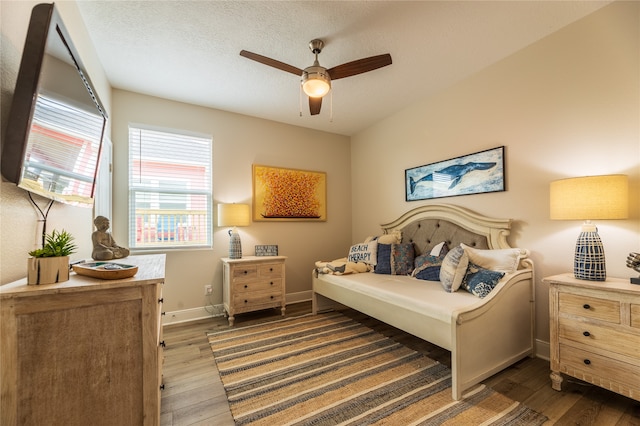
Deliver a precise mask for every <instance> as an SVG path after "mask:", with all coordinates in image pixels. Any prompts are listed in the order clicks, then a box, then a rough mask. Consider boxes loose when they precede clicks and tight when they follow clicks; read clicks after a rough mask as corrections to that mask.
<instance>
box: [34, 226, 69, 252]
mask: <svg viewBox="0 0 640 426" xmlns="http://www.w3.org/2000/svg"><path fill="white" fill-rule="evenodd" d="M77 248H78V247H77V246H76V245H75V244H74V243H73V235H71V234H70V233H68V232H67V231H65V230H64V229H63V230H62V231H61V232H58V231H56V230H55V229H54V230H53V232H51V233H50V234H47V235H46V237H45V243H44V245H43V247H42V248H39V249H37V250H33V251H30V252H29V256H32V257H60V256H69V255H70V254H71V253H74V252H75V251H76V249H77Z"/></svg>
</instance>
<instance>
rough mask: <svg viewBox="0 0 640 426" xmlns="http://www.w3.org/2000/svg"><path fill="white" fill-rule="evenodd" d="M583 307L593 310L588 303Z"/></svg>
mask: <svg viewBox="0 0 640 426" xmlns="http://www.w3.org/2000/svg"><path fill="white" fill-rule="evenodd" d="M582 307H583V308H585V309H591V305H589V304H588V303H585V304H584V305H582Z"/></svg>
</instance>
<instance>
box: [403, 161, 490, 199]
mask: <svg viewBox="0 0 640 426" xmlns="http://www.w3.org/2000/svg"><path fill="white" fill-rule="evenodd" d="M495 165H496V163H466V164H455V165H453V166H449V167H445V168H444V169H442V170H438V171H437V172H433V173H429V174H428V175H425V176H423V177H422V178H420V179H418V180H415V179H413V178H412V177H411V178H410V186H411V193H412V194H413V192H414V191H415V190H416V185H417V184H419V183H420V182H427V181H438V180H439V181H440V182H442V181H445V182H447V181H450V182H451V183H450V185H449V188H448V189H452V188H453V187H455V186H456V185H457V184H459V183H460V180H461V179H462V178H463V177H464V176H465V175H466V174H467V173H469V172H472V171H474V170H488V169H490V168H492V167H494V166H495Z"/></svg>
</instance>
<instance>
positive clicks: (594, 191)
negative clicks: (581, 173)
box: [549, 175, 629, 281]
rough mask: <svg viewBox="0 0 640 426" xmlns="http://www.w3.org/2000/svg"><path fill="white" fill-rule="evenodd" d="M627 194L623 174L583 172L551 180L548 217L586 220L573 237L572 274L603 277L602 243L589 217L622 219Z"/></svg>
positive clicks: (626, 183)
mask: <svg viewBox="0 0 640 426" xmlns="http://www.w3.org/2000/svg"><path fill="white" fill-rule="evenodd" d="M628 197H629V181H628V177H627V176H625V175H605V176H585V177H577V178H570V179H562V180H557V181H555V182H551V187H550V194H549V206H550V209H549V216H550V217H551V219H554V220H585V221H586V222H585V223H584V224H583V225H582V232H580V235H579V236H578V240H577V241H576V249H575V256H574V261H573V273H574V276H575V277H576V278H578V279H581V280H589V281H604V280H606V278H607V272H606V263H605V256H604V247H603V245H602V241H601V240H600V236H599V235H598V229H597V228H596V226H595V225H594V224H592V223H591V219H626V218H627V217H628V215H629V199H628Z"/></svg>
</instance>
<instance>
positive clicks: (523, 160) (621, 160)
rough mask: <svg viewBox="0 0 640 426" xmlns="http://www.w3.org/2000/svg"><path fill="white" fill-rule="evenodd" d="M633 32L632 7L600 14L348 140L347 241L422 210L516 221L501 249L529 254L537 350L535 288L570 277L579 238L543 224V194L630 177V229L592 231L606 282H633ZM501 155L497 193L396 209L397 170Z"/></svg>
mask: <svg viewBox="0 0 640 426" xmlns="http://www.w3.org/2000/svg"><path fill="white" fill-rule="evenodd" d="M639 21H640V3H637V2H620V3H615V4H613V5H611V6H608V7H605V8H603V9H602V10H600V11H598V12H595V13H594V14H592V15H590V16H588V17H586V18H585V19H583V20H581V21H578V22H577V23H575V24H573V25H570V26H568V27H566V28H564V29H562V30H560V31H558V32H557V33H555V34H553V35H551V36H549V37H547V38H545V39H543V40H541V41H540V42H537V43H535V44H533V45H531V46H529V47H528V48H526V49H524V50H521V51H520V52H518V53H516V54H514V55H512V56H511V57H509V58H507V59H505V60H503V61H501V62H499V63H497V64H495V65H493V66H490V67H488V68H487V69H485V70H483V71H482V72H480V73H478V74H476V75H474V76H473V77H471V78H469V79H467V80H464V81H462V82H460V83H459V84H457V85H455V86H453V87H451V88H449V89H448V90H445V91H444V92H442V93H440V94H438V95H437V96H434V97H432V98H430V99H426V100H424V101H422V102H420V103H417V104H415V105H412V106H411V107H408V108H406V109H405V110H403V111H401V112H399V113H397V114H395V115H394V116H391V117H388V118H387V119H385V120H384V121H382V122H380V123H378V124H377V125H375V126H373V127H371V128H369V129H367V130H365V131H363V132H361V133H360V134H358V135H356V136H354V137H353V138H352V151H351V158H352V163H351V164H352V169H351V174H352V176H353V179H352V188H353V189H352V192H353V219H352V225H353V239H354V241H356V240H361V239H362V238H364V237H365V236H366V235H369V234H370V233H371V232H372V230H375V229H376V228H377V227H378V225H379V224H380V223H385V222H389V221H391V220H393V219H395V218H396V217H398V216H400V214H401V213H403V212H404V211H406V210H409V209H411V208H414V207H417V206H419V205H422V204H433V203H450V204H456V205H460V206H464V207H467V208H470V209H473V210H475V211H478V212H480V213H483V214H486V215H490V216H497V217H506V218H513V219H515V220H516V222H515V224H514V229H513V232H512V235H511V238H510V242H511V244H512V245H516V246H519V247H525V248H528V249H529V250H531V252H532V258H533V259H534V261H535V263H536V286H537V292H536V293H537V294H536V295H537V322H538V330H537V336H538V338H539V339H541V340H543V341H548V340H549V336H548V335H549V331H548V328H549V325H548V297H547V295H548V288H547V286H546V285H544V284H543V283H542V282H541V279H542V278H543V277H545V276H548V275H551V274H556V273H561V272H565V271H571V270H572V265H573V263H572V262H573V250H574V247H575V241H576V238H577V236H578V234H579V232H580V222H563V221H551V220H549V214H548V210H549V205H548V204H549V203H548V195H549V182H551V181H552V180H555V179H560V178H565V177H571V176H583V175H597V174H609V173H624V174H628V175H629V176H630V184H631V188H630V193H631V203H630V204H631V209H630V210H631V212H630V213H631V217H630V219H629V220H621V221H598V223H597V225H598V228H599V233H600V236H601V238H602V240H603V243H604V246H605V251H606V256H607V260H608V262H607V272H608V274H609V275H610V276H617V277H630V276H632V275H633V273H632V272H633V271H631V270H630V269H628V268H626V267H625V258H626V256H627V253H629V252H631V251H638V250H640V221H639V209H640V86H639V77H640V65H639V56H640V43H639V42H640V28H639ZM501 145H504V146H505V147H506V148H505V150H506V154H505V155H506V159H505V160H506V184H507V191H506V192H500V193H492V194H478V195H469V196H461V197H453V198H442V199H437V200H429V201H414V202H405V200H404V170H405V169H407V168H412V167H416V166H420V165H423V164H429V163H432V162H436V161H440V160H447V159H450V158H453V157H457V156H459V155H464V154H469V153H473V152H477V151H481V150H484V149H488V148H493V147H496V146H501ZM372 165H375V168H373V170H372ZM380 171H382V172H380ZM371 212H376V214H371Z"/></svg>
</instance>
